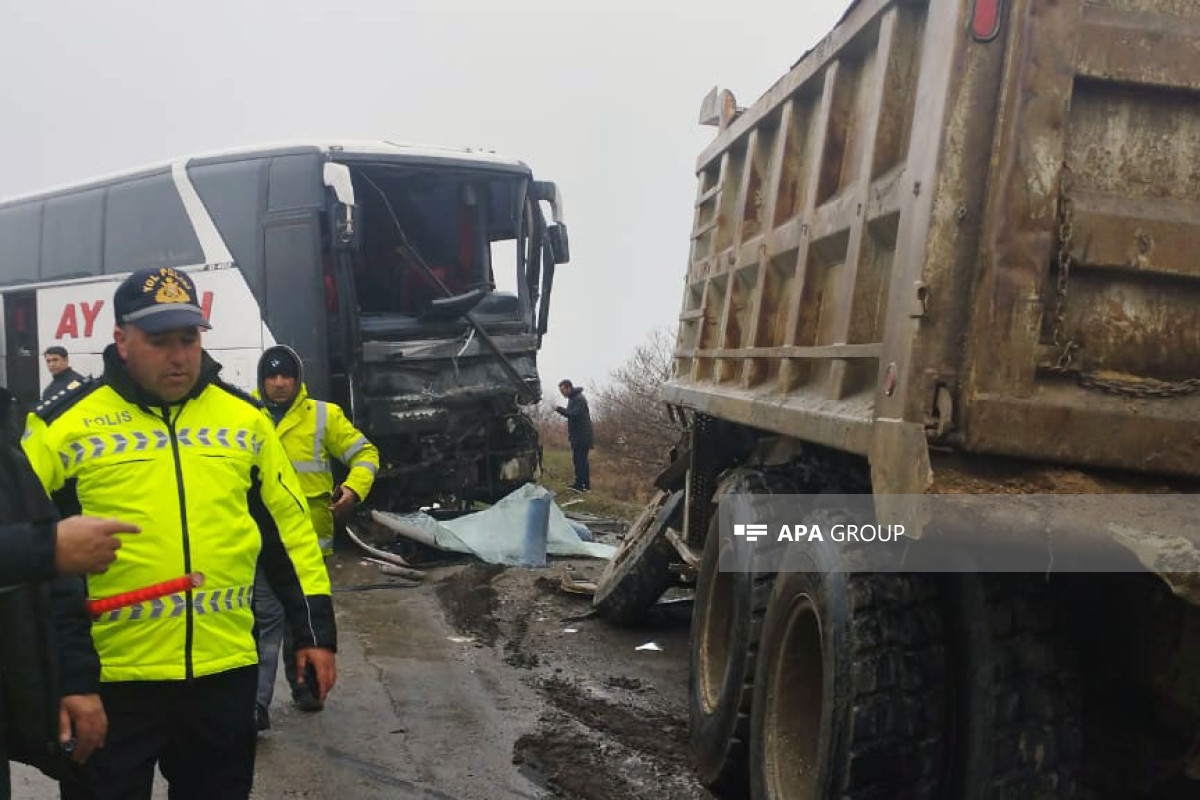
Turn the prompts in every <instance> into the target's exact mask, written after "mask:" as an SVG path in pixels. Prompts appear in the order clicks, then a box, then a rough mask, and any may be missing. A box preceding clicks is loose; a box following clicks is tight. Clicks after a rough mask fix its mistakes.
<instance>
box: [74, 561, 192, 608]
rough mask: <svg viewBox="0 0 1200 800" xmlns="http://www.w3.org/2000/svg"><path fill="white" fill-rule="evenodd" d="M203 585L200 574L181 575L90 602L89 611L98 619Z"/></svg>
mask: <svg viewBox="0 0 1200 800" xmlns="http://www.w3.org/2000/svg"><path fill="white" fill-rule="evenodd" d="M203 585H204V575H203V574H202V573H199V572H191V573H188V574H187V575H181V576H180V577H178V578H175V579H174V580H170V581H163V582H162V583H156V584H154V585H153V586H143V587H142V588H141V589H134V590H133V591H132V592H124V593H122V594H114V595H113V596H112V597H98V598H96V599H95V600H88V611H89V612H91V615H92V616H93V617H98V616H100V615H101V614H104V613H107V612H109V611H115V610H117V609H118V608H125V607H126V606H134V605H137V604H138V603H144V602H146V601H147V600H154V599H156V598H159V597H166V596H167V595H169V594H176V593H178V592H186V591H187V590H188V589H199V588H200V587H201V586H203Z"/></svg>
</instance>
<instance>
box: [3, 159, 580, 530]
mask: <svg viewBox="0 0 1200 800" xmlns="http://www.w3.org/2000/svg"><path fill="white" fill-rule="evenodd" d="M547 210H548V211H549V216H550V220H549V221H547V214H546V213H545V212H546V211H547ZM568 259H569V244H568V238H567V228H566V224H565V222H564V221H563V219H562V198H561V196H560V193H559V191H558V188H557V186H556V185H555V184H554V183H551V182H548V181H539V180H535V179H534V176H533V173H532V171H531V169H530V168H529V167H528V166H527V165H526V164H524V163H522V162H521V161H518V160H516V159H512V158H508V157H505V156H501V155H497V154H496V153H493V152H489V151H481V150H469V149H463V148H448V147H433V146H424V145H411V144H402V143H396V142H391V141H309V142H296V143H280V144H268V145H260V146H249V147H241V148H236V149H231V150H227V151H221V152H216V153H205V154H196V155H192V156H188V157H184V158H179V159H176V160H174V161H171V162H167V163H162V164H154V165H150V166H147V167H143V168H139V169H133V170H128V171H126V172H122V173H120V174H117V175H112V176H108V177H104V178H99V179H96V180H91V181H86V182H82V183H78V184H74V185H71V186H67V187H62V188H58V189H52V190H48V191H43V192H37V193H35V194H32V195H28V196H24V197H17V198H12V199H9V200H3V201H0V298H2V303H0V383H4V384H6V385H7V386H8V388H9V389H10V390H11V391H13V392H14V393H15V394H16V395H18V396H19V397H22V398H23V399H25V400H26V401H28V402H30V403H32V402H35V401H36V400H37V398H38V396H39V394H40V393H41V391H42V389H44V388H45V386H46V384H47V383H48V382H49V378H50V376H49V374H48V373H47V372H46V371H45V369H43V367H42V363H41V354H42V352H43V351H44V350H45V348H47V347H50V346H55V345H57V346H62V347H65V348H66V349H67V350H68V351H69V352H70V355H71V363H72V365H73V366H74V367H75V368H76V369H77V370H78V371H80V372H82V373H89V372H90V373H92V374H93V375H96V376H98V375H99V374H100V373H101V372H102V370H103V365H102V358H101V354H102V353H103V351H104V348H105V347H106V346H107V345H108V344H110V343H111V341H112V327H113V317H112V293H113V290H114V289H115V288H116V286H117V284H118V283H119V282H120V281H121V280H122V279H123V278H124V277H125V276H126V275H127V274H128V273H130V272H133V271H135V270H137V269H141V268H144V267H174V268H178V269H184V270H187V271H188V272H189V274H190V275H191V277H192V278H193V280H194V281H195V283H196V286H197V291H198V292H199V293H200V295H201V297H199V298H196V301H197V302H199V303H200V304H201V305H202V306H203V308H204V311H205V314H206V315H208V317H209V319H210V320H211V322H212V324H213V330H212V331H211V332H210V333H208V334H207V335H206V337H205V346H206V347H207V348H208V349H209V350H210V351H211V352H212V354H213V355H214V357H216V359H217V360H218V361H219V362H220V363H221V364H222V366H223V372H222V377H224V378H225V380H227V381H228V382H230V383H232V384H234V385H237V386H239V387H240V388H242V389H243V390H245V391H247V392H249V391H253V390H255V389H257V376H256V365H257V362H258V359H259V356H260V355H261V354H262V352H263V350H264V349H266V348H268V347H270V346H272V345H274V344H275V343H276V342H279V343H284V344H288V345H290V346H292V347H293V348H295V349H296V351H297V352H299V354H300V355H301V357H302V358H303V359H304V363H305V380H306V382H307V384H308V387H309V391H310V392H311V393H312V395H313V396H314V397H318V398H321V399H326V400H332V401H334V402H336V403H338V404H339V405H340V406H342V408H344V409H345V410H346V412H347V413H348V414H349V415H350V416H351V417H352V418H353V420H354V422H355V424H356V425H357V426H358V427H359V428H360V429H361V430H362V431H363V432H364V433H366V435H367V436H368V437H370V439H371V440H372V441H373V442H375V443H376V444H377V445H378V446H379V449H380V452H381V454H382V456H383V463H382V465H381V469H380V473H379V475H378V478H377V480H376V484H375V489H374V491H373V492H372V496H371V501H372V505H374V506H375V507H379V508H385V509H389V510H410V509H413V508H416V507H418V506H421V505H426V504H432V503H442V504H449V505H466V504H469V503H471V502H474V501H476V500H479V501H485V502H495V501H496V500H498V499H500V498H501V497H504V496H505V495H506V494H508V493H509V492H511V491H512V490H514V489H516V488H518V487H520V486H522V485H524V484H525V483H526V482H528V481H530V480H535V479H536V477H537V475H538V474H539V471H540V463H541V447H540V444H539V442H538V436H537V431H536V428H535V427H534V425H533V423H532V421H531V420H530V418H529V416H528V414H527V413H526V409H527V408H529V407H530V406H531V405H533V404H536V403H537V402H538V401H539V399H540V397H541V381H540V378H539V376H538V370H537V354H538V351H539V350H540V348H541V345H542V339H543V337H544V336H545V334H546V332H547V330H548V327H549V313H550V296H551V291H552V288H553V280H554V272H555V267H556V266H557V265H559V264H562V263H565V262H566V261H567V260H568Z"/></svg>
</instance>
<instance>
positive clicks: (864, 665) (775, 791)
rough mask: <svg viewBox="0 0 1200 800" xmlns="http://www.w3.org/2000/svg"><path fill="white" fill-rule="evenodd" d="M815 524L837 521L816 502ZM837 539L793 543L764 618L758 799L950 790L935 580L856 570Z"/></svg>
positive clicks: (861, 799)
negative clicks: (850, 567)
mask: <svg viewBox="0 0 1200 800" xmlns="http://www.w3.org/2000/svg"><path fill="white" fill-rule="evenodd" d="M809 520H810V524H819V525H821V527H822V529H823V530H826V531H827V530H828V528H827V527H826V526H827V525H832V524H835V523H836V522H837V521H839V518H838V517H837V516H836V515H826V514H824V513H823V512H817V513H816V514H814V515H812V516H810V517H809ZM845 569H846V561H845V560H844V558H843V554H842V553H841V552H840V551H839V550H838V549H837V546H836V545H835V544H834V543H832V542H812V543H808V544H805V545H803V546H796V547H791V548H788V551H787V553H786V555H785V557H784V562H783V567H782V569H781V571H780V574H779V575H778V576H777V577H776V579H775V585H774V588H773V590H772V592H771V598H770V602H769V604H768V606H767V612H766V615H765V617H764V620H763V630H762V641H761V644H760V647H759V658H758V664H757V671H756V675H755V680H754V703H753V712H752V716H751V746H750V776H751V788H752V794H753V797H755V798H770V799H771V800H790V799H791V798H805V800H808V799H809V798H813V799H816V798H837V799H838V800H865V799H866V798H872V799H873V798H889V799H890V800H918V799H921V800H923V799H924V798H935V797H941V796H943V795H942V793H941V792H942V784H943V783H944V782H945V774H946V767H947V761H948V755H947V754H948V747H949V745H948V739H949V736H948V730H949V727H950V726H949V704H948V698H947V694H948V693H947V690H946V667H947V664H946V649H945V644H944V641H945V640H944V631H943V627H944V623H943V620H942V613H941V608H940V603H941V595H940V589H939V586H938V584H937V582H936V581H935V580H934V579H933V578H932V577H931V576H926V575H916V574H911V575H910V574H878V573H853V572H847V571H843V570H845Z"/></svg>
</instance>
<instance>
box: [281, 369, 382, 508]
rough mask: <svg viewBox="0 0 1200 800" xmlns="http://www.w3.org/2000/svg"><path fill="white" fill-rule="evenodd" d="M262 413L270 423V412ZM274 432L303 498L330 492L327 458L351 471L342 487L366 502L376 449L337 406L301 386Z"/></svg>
mask: <svg viewBox="0 0 1200 800" xmlns="http://www.w3.org/2000/svg"><path fill="white" fill-rule="evenodd" d="M263 414H264V416H265V417H266V419H267V420H268V424H269V423H270V419H271V415H270V412H268V411H265V410H264V411H263ZM276 432H277V433H278V434H279V438H280V440H282V441H283V449H284V450H286V451H287V454H288V458H290V459H291V461H292V466H293V467H295V468H296V474H297V475H299V476H300V487H301V488H302V489H303V490H304V494H305V495H306V496H308V497H316V496H318V495H322V494H329V493H331V492H332V491H333V473H332V472H331V471H330V467H331V466H332V465H331V464H330V461H329V459H330V458H336V459H337V460H338V461H340V462H342V463H343V464H345V465H346V466H347V467H349V468H350V474H348V475H347V476H346V480H345V481H344V482H343V483H344V485H345V486H347V487H349V488H351V489H353V490H354V493H355V494H356V495H358V499H359V500H365V499H367V493H368V492H370V491H371V486H372V485H373V484H374V483H375V474H376V473H377V472H379V450H378V449H376V447H375V445H373V444H371V443H370V442H369V441H367V437H366V436H363V435H362V433H360V432H359V430H358V428H355V427H354V423H352V422H351V421H350V420H349V419H348V418H347V417H346V414H345V412H344V411H342V409H341V407H340V406H338V405H337V404H336V403H327V402H325V401H323V400H314V399H312V398H311V397H309V396H308V388H307V387H306V386H305V385H304V384H301V385H300V389H299V391H298V392H297V393H296V399H295V400H293V401H292V405H291V406H290V407H289V408H288V410H287V413H286V414H285V415H284V417H283V419H281V420H280V421H279V426H278V427H277V428H276Z"/></svg>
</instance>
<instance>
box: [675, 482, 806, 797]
mask: <svg viewBox="0 0 1200 800" xmlns="http://www.w3.org/2000/svg"><path fill="white" fill-rule="evenodd" d="M724 484H725V486H726V487H728V491H729V492H731V493H733V492H736V493H747V494H787V493H792V492H795V491H796V489H795V487H794V486H793V485H792V484H791V483H790V482H788V481H787V480H786V479H785V478H783V477H781V476H775V475H771V474H769V473H763V472H758V471H751V470H746V471H744V472H740V473H734V474H732V475H731V476H730V477H729V478H727V479H726V480H725V481H724ZM747 521H751V522H752V521H753V520H747ZM719 527H720V526H719V520H718V517H717V515H715V514H714V515H712V518H711V520H710V521H709V529H708V536H707V537H706V539H705V543H704V560H703V561H702V562H701V565H700V571H699V575H698V576H697V579H696V599H695V602H694V604H693V607H692V635H691V663H690V669H689V676H688V677H689V680H688V714H689V723H690V724H689V731H690V737H691V748H692V760H693V762H694V764H695V767H696V771H697V773H698V775H699V777H700V780H701V781H703V782H704V783H705V784H706V785H707V786H709V787H710V788H712V789H713V790H714V791H716V792H718V793H721V794H724V795H727V796H737V795H744V794H745V792H746V788H747V786H748V780H747V775H746V757H747V751H748V749H749V745H750V701H751V695H752V693H753V689H754V662H755V658H756V656H757V654H758V636H759V630H760V628H761V625H762V617H763V612H765V611H766V607H767V599H768V597H769V596H770V594H771V583H772V581H773V580H774V578H775V574H774V573H773V572H771V573H766V572H758V573H755V572H751V571H750V568H749V566H748V565H749V564H750V558H749V556H750V549H751V547H752V545H751V544H750V543H748V542H746V541H745V540H742V539H733V538H732V537H722V536H721V535H720V531H719ZM722 557H724V559H725V563H726V566H727V569H726V571H724V572H722V571H721V569H720V564H721V560H722ZM731 563H737V564H743V565H746V566H744V567H743V568H742V569H738V570H736V571H734V570H730V569H728V566H729V565H730V564H731Z"/></svg>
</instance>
